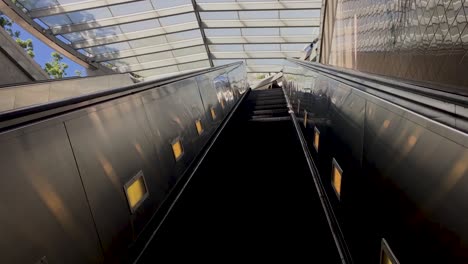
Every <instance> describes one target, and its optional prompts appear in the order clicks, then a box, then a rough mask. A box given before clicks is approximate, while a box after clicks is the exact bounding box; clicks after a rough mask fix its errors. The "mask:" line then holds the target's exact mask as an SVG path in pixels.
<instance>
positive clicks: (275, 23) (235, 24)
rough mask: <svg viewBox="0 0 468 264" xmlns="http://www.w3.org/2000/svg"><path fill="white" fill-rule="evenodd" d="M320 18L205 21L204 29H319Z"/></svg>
mask: <svg viewBox="0 0 468 264" xmlns="http://www.w3.org/2000/svg"><path fill="white" fill-rule="evenodd" d="M319 25H320V18H318V17H317V18H300V19H243V20H221V19H214V20H203V21H202V27H204V28H252V27H254V28H270V27H274V28H277V27H318V26H319Z"/></svg>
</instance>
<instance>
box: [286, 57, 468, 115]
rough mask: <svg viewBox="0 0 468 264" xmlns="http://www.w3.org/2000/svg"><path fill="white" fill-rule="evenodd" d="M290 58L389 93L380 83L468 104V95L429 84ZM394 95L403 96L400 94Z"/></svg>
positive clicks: (434, 97) (459, 103)
mask: <svg viewBox="0 0 468 264" xmlns="http://www.w3.org/2000/svg"><path fill="white" fill-rule="evenodd" d="M288 60H289V61H291V62H294V63H296V64H299V65H300V66H303V67H305V68H309V69H313V70H315V71H318V72H321V73H325V74H331V75H334V76H337V77H340V78H343V79H345V80H348V81H351V82H354V83H359V84H360V85H365V86H368V87H371V88H373V89H376V90H380V91H382V92H385V93H389V91H386V90H382V89H379V87H378V85H383V86H387V87H391V88H393V89H397V90H400V91H405V92H408V93H413V94H418V95H422V96H426V97H429V98H432V99H437V100H442V101H444V102H449V103H452V104H456V105H460V106H464V107H466V106H468V96H465V95H462V94H457V93H451V92H446V91H442V90H440V89H435V88H431V87H428V85H420V84H413V83H408V82H405V81H403V80H397V79H392V78H389V77H384V76H381V75H375V74H369V73H364V72H359V71H355V70H350V69H343V68H337V67H333V66H328V65H324V64H321V63H316V62H308V61H302V60H298V59H288ZM356 79H359V82H357V80H356ZM393 95H395V96H399V97H402V96H401V95H398V94H393ZM407 99H408V98H407ZM410 100H412V99H410ZM441 110H443V109H441Z"/></svg>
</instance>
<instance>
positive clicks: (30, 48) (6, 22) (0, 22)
mask: <svg viewBox="0 0 468 264" xmlns="http://www.w3.org/2000/svg"><path fill="white" fill-rule="evenodd" d="M0 26H1V27H2V28H4V29H5V31H6V32H7V33H8V34H9V35H10V36H11V37H12V38H13V39H14V40H15V41H16V43H18V45H20V47H22V48H23V49H24V50H25V51H26V53H28V55H29V56H31V58H34V56H35V54H34V45H33V42H32V40H31V39H27V40H24V39H21V38H20V35H21V32H19V31H13V29H12V26H13V22H11V20H10V19H9V18H7V17H6V16H4V15H1V13H0Z"/></svg>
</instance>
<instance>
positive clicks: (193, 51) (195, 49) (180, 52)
mask: <svg viewBox="0 0 468 264" xmlns="http://www.w3.org/2000/svg"><path fill="white" fill-rule="evenodd" d="M172 53H173V54H174V56H175V57H182V56H187V55H191V54H197V53H206V49H205V46H204V45H200V46H195V47H190V48H184V49H176V50H173V51H172Z"/></svg>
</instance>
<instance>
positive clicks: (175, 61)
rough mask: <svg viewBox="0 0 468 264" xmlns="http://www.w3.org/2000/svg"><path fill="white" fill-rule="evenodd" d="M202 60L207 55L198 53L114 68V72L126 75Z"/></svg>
mask: <svg viewBox="0 0 468 264" xmlns="http://www.w3.org/2000/svg"><path fill="white" fill-rule="evenodd" d="M204 60H208V56H207V54H205V53H199V54H192V55H188V56H181V57H175V58H170V59H164V60H156V61H150V62H145V63H140V64H133V65H125V66H119V67H116V70H117V71H118V72H120V73H127V72H134V71H142V70H149V69H156V68H162V67H167V66H173V65H179V64H185V63H190V62H197V61H204Z"/></svg>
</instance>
